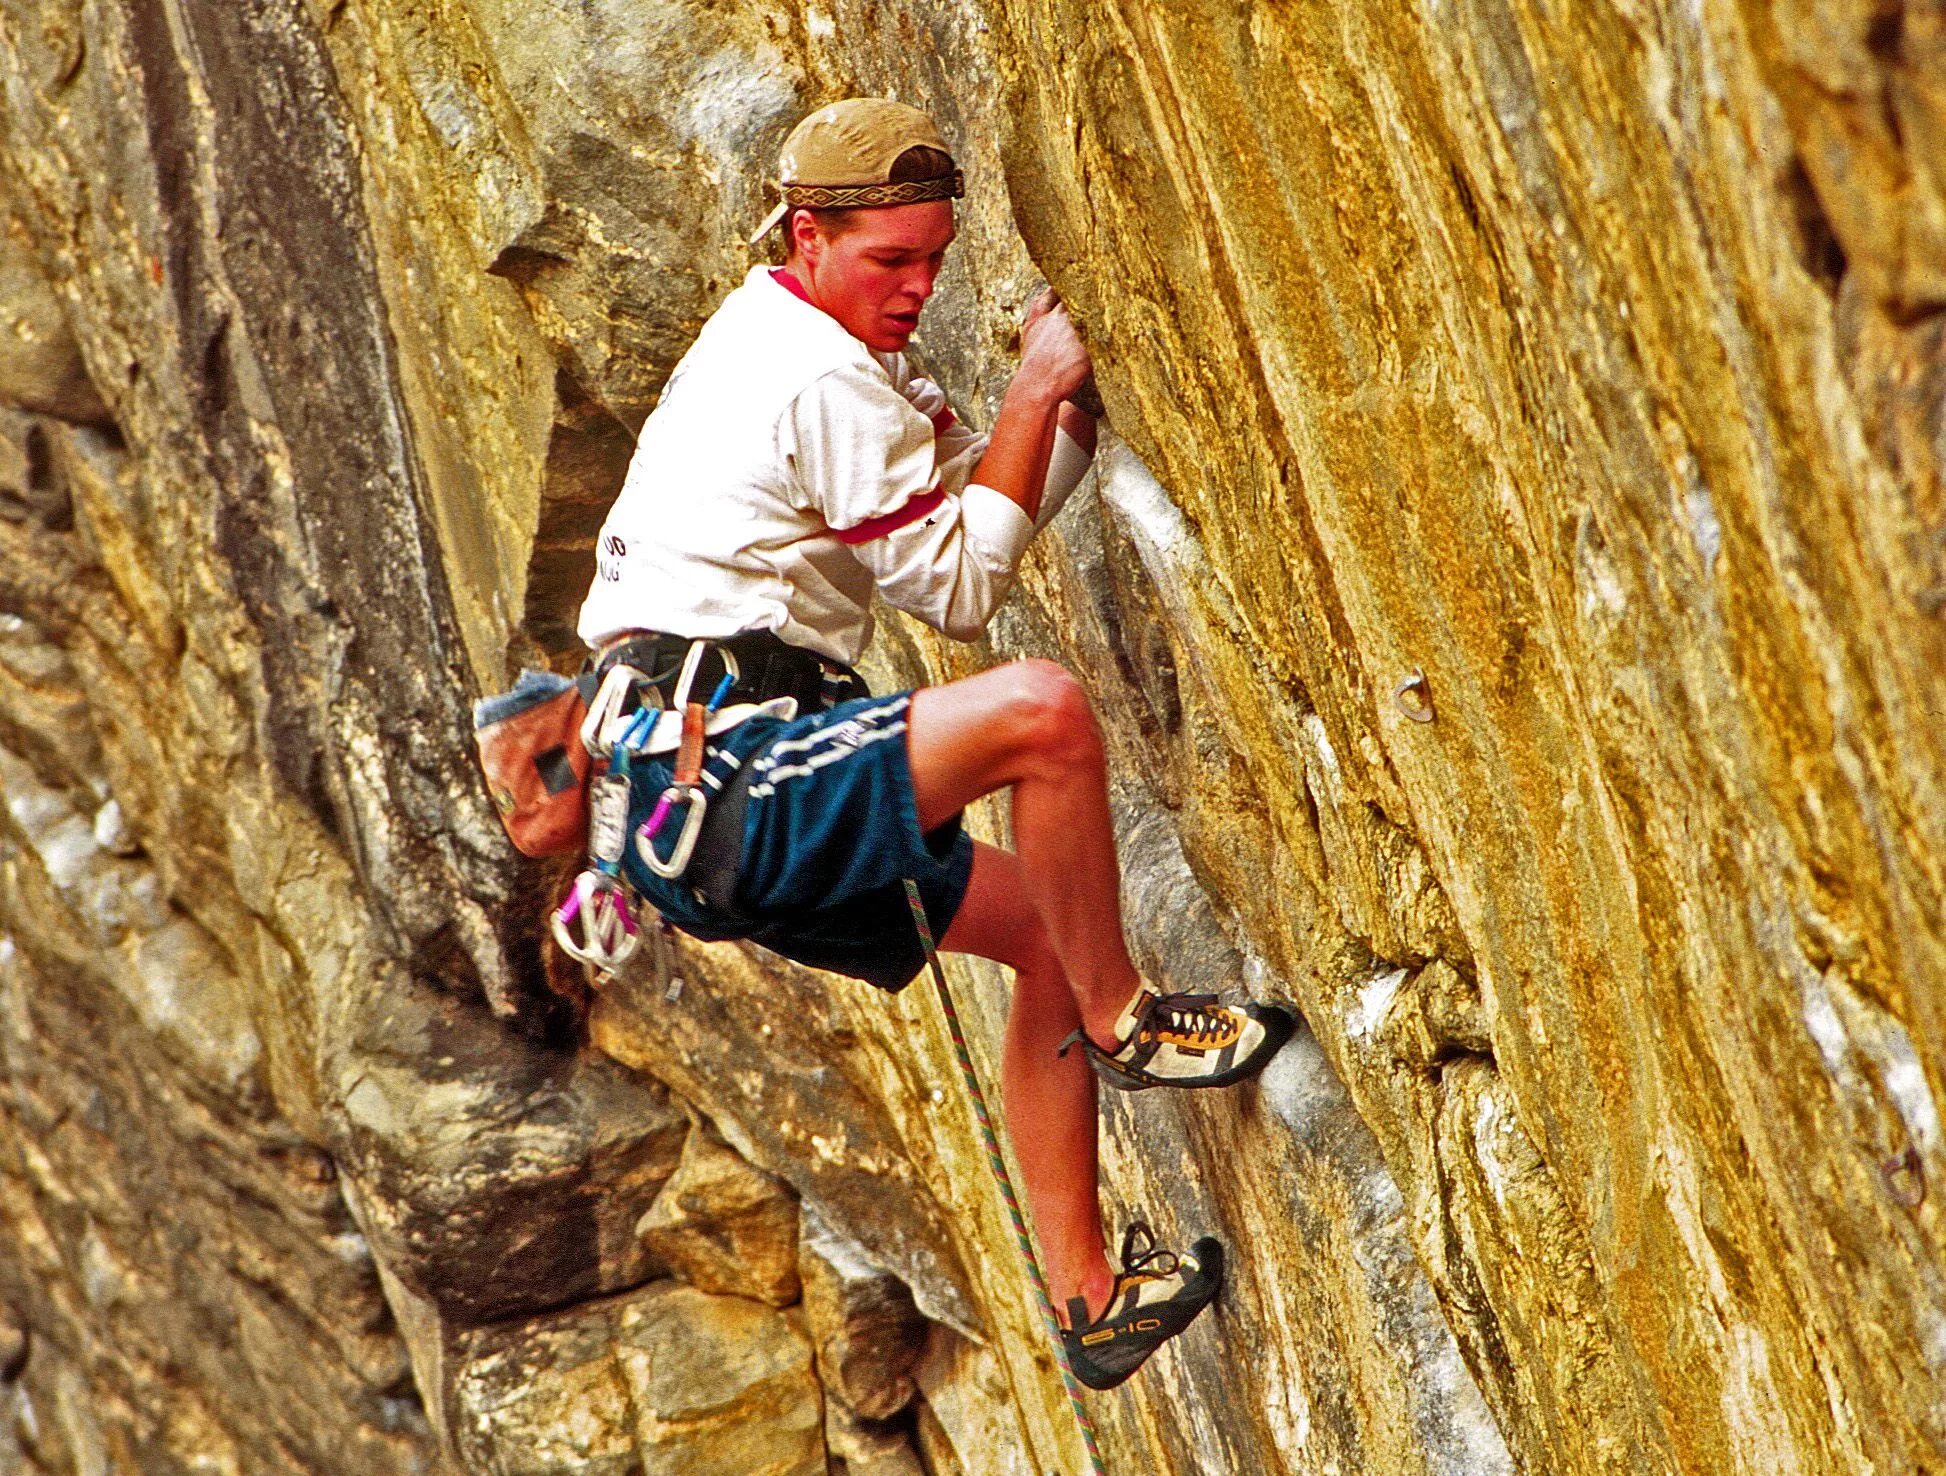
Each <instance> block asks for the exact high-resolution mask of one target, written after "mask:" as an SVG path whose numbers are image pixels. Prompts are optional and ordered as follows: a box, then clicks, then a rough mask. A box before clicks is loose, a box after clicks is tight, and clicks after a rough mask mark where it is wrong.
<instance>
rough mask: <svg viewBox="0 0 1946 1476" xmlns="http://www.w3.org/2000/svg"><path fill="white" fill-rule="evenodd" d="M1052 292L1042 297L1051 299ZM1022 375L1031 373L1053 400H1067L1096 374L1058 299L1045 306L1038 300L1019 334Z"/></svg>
mask: <svg viewBox="0 0 1946 1476" xmlns="http://www.w3.org/2000/svg"><path fill="white" fill-rule="evenodd" d="M1052 297H1053V294H1052V293H1051V292H1047V293H1043V294H1042V298H1052ZM1020 372H1021V373H1022V374H1031V375H1033V376H1034V378H1035V379H1036V380H1038V381H1039V382H1040V383H1041V384H1042V385H1043V386H1044V387H1045V388H1046V390H1047V391H1048V393H1049V394H1050V395H1051V396H1052V398H1053V399H1054V400H1056V401H1057V402H1058V401H1061V400H1065V399H1067V398H1068V397H1069V396H1070V395H1072V394H1073V393H1074V392H1075V391H1076V390H1078V389H1080V388H1081V386H1082V385H1083V384H1085V383H1086V382H1087V380H1088V377H1089V375H1091V374H1093V373H1094V361H1093V360H1092V359H1090V358H1089V357H1088V346H1087V345H1086V344H1084V343H1083V342H1082V341H1081V332H1080V330H1079V329H1077V328H1076V327H1075V325H1074V319H1073V318H1071V317H1069V316H1068V310H1067V308H1066V307H1065V306H1063V305H1062V303H1061V302H1060V300H1059V299H1058V298H1056V299H1054V300H1053V301H1052V302H1051V303H1049V304H1048V305H1047V306H1046V307H1044V308H1043V307H1042V305H1041V301H1040V300H1038V299H1037V300H1036V302H1035V303H1034V306H1033V307H1032V308H1029V309H1028V316H1027V322H1026V325H1025V326H1024V327H1023V328H1022V329H1021V334H1020Z"/></svg>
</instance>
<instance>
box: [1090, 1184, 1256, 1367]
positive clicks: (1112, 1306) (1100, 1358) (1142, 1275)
mask: <svg viewBox="0 0 1946 1476" xmlns="http://www.w3.org/2000/svg"><path fill="white" fill-rule="evenodd" d="M1222 1284H1223V1247H1222V1245H1221V1244H1220V1243H1219V1242H1218V1241H1217V1239H1216V1237H1215V1236H1213V1235H1205V1236H1204V1237H1203V1238H1202V1239H1201V1240H1199V1241H1197V1242H1196V1243H1195V1244H1194V1245H1192V1246H1191V1247H1190V1248H1189V1249H1188V1251H1187V1252H1185V1253H1184V1254H1182V1255H1177V1254H1176V1253H1175V1252H1174V1251H1168V1250H1158V1249H1157V1248H1156V1243H1155V1232H1154V1231H1152V1230H1150V1229H1149V1227H1148V1226H1147V1225H1145V1224H1143V1223H1142V1222H1141V1221H1140V1220H1137V1221H1135V1222H1134V1223H1133V1224H1131V1225H1130V1226H1129V1227H1128V1229H1127V1230H1126V1231H1125V1232H1124V1233H1123V1235H1122V1271H1121V1275H1119V1276H1117V1277H1116V1278H1115V1289H1114V1291H1112V1292H1110V1293H1109V1296H1108V1308H1107V1310H1106V1311H1105V1312H1103V1313H1102V1314H1101V1316H1100V1317H1098V1318H1096V1319H1095V1320H1094V1321H1093V1322H1090V1321H1088V1304H1087V1302H1085V1301H1084V1300H1082V1299H1081V1298H1080V1297H1070V1298H1069V1299H1068V1326H1066V1327H1064V1328H1063V1329H1061V1343H1062V1346H1063V1347H1064V1348H1065V1349H1066V1350H1067V1355H1068V1367H1069V1368H1071V1369H1072V1370H1074V1376H1075V1377H1076V1378H1077V1379H1079V1380H1081V1382H1082V1383H1084V1384H1086V1385H1087V1386H1088V1387H1089V1388H1090V1389H1112V1388H1114V1387H1115V1386H1116V1385H1117V1384H1119V1383H1121V1382H1122V1380H1123V1379H1125V1378H1127V1377H1128V1376H1129V1375H1130V1374H1132V1373H1134V1372H1135V1370H1136V1369H1138V1368H1140V1367H1141V1366H1142V1364H1143V1363H1144V1361H1145V1360H1147V1358H1148V1356H1149V1355H1150V1354H1151V1353H1153V1352H1155V1350H1156V1349H1157V1348H1160V1347H1161V1346H1162V1345H1163V1344H1164V1343H1165V1342H1167V1341H1168V1340H1169V1339H1170V1338H1173V1337H1174V1336H1175V1335H1176V1334H1177V1333H1179V1332H1181V1331H1182V1330H1183V1329H1184V1328H1186V1327H1188V1326H1189V1324H1190V1323H1192V1322H1194V1321H1195V1320H1196V1314H1197V1313H1198V1312H1200V1311H1202V1310H1203V1308H1205V1307H1207V1306H1208V1305H1209V1304H1210V1299H1211V1298H1213V1297H1214V1296H1215V1295H1216V1292H1217V1289H1218V1288H1219V1287H1220V1286H1222Z"/></svg>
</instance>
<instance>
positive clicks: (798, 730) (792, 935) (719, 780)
mask: <svg viewBox="0 0 1946 1476" xmlns="http://www.w3.org/2000/svg"><path fill="white" fill-rule="evenodd" d="M911 703H912V694H911V693H910V692H895V693H892V694H891V695H889V696H885V697H861V698H858V699H856V700H854V701H851V702H844V703H840V704H839V705H838V706H836V707H834V708H832V709H831V710H830V711H829V712H820V713H813V714H810V715H808V716H804V717H798V718H793V719H791V720H789V721H784V720H782V719H779V718H763V717H758V718H751V719H750V720H748V721H747V722H744V723H741V724H739V725H738V726H737V727H735V728H732V729H731V730H730V731H729V732H727V733H723V734H720V735H718V736H717V737H716V738H713V739H711V740H710V743H709V745H708V747H707V749H706V750H705V755H704V763H703V787H704V791H705V793H707V794H709V795H711V796H716V795H719V794H721V793H722V792H723V788H724V786H725V785H726V784H729V783H730V782H731V781H732V779H733V778H734V777H735V776H736V774H737V771H738V770H739V769H741V768H742V767H743V766H744V765H745V764H749V765H751V766H752V768H751V774H750V779H749V787H748V799H747V801H746V808H745V811H744V817H743V861H742V866H741V868H740V870H739V872H738V875H737V883H736V889H735V894H734V896H732V897H731V898H730V899H728V905H727V906H724V905H722V904H721V901H720V899H714V898H705V897H703V896H702V895H701V894H700V893H699V892H698V891H697V890H696V887H695V885H694V883H695V876H694V874H693V869H692V873H691V874H686V875H685V876H683V877H680V878H677V879H676V880H675V881H668V880H665V879H664V878H662V877H660V876H657V875H656V874H655V873H654V872H652V871H651V870H650V869H649V868H648V866H647V865H646V864H645V863H644V862H643V860H642V858H641V856H640V855H639V854H638V853H637V850H636V842H635V835H636V831H637V829H638V827H639V826H640V825H641V823H642V821H643V820H644V819H645V818H646V817H647V816H648V814H649V812H650V811H651V810H652V809H654V807H655V802H656V799H657V797H658V796H659V795H660V794H661V793H662V790H663V788H664V787H665V786H666V785H667V784H668V783H669V777H670V773H671V770H672V768H673V766H674V762H675V755H674V754H663V755H660V756H658V757H655V758H649V759H638V760H636V762H635V765H634V772H633V778H634V794H633V798H632V801H631V806H630V817H629V844H628V852H627V857H626V860H625V862H624V865H625V866H626V868H627V872H628V879H629V880H630V881H631V882H633V883H634V884H635V886H636V888H637V889H638V890H640V891H641V893H642V894H643V896H645V897H647V898H648V900H649V901H650V902H652V903H653V904H654V905H655V907H656V908H657V910H659V911H660V912H661V913H662V915H663V916H664V917H665V918H667V919H668V920H669V921H670V922H671V923H673V924H675V925H676V926H677V927H679V928H681V929H682V930H683V931H684V932H686V933H691V934H694V935H695V936H696V937H698V938H704V939H709V940H719V939H725V938H744V939H748V940H749V941H751V942H753V943H760V944H762V945H763V946H764V947H765V948H768V949H770V950H771V951H772V952H773V953H781V954H782V955H783V956H784V957H785V958H789V959H794V960H796V961H797V962H798V963H801V964H808V965H809V966H810V967H812V968H815V969H826V970H829V971H830V972H832V973H836V974H848V975H850V976H851V977H852V978H854V979H863V980H865V981H866V982H867V983H869V984H875V985H877V986H878V987H879V988H880V989H886V990H892V991H897V990H900V989H903V988H904V987H905V986H906V985H907V984H909V983H911V982H912V979H913V977H914V976H915V975H916V974H917V973H918V972H919V970H920V969H921V968H923V967H924V966H925V952H924V949H923V948H922V947H921V945H920V942H919V934H918V929H917V928H916V927H915V926H914V923H913V918H912V909H911V905H910V904H909V903H908V902H907V900H906V895H905V878H907V877H910V878H912V880H914V881H915V882H917V883H918V884H919V895H920V898H921V900H922V901H923V902H924V904H925V908H926V920H927V921H928V922H929V923H930V924H931V926H932V933H933V937H934V938H935V939H937V938H942V937H944V936H945V934H946V929H947V927H948V926H949V925H950V924H951V923H952V920H953V916H954V914H955V913H957V912H958V911H959V906H960V903H961V901H962V900H964V898H965V896H966V886H967V882H968V881H969V880H970V879H971V877H972V874H973V841H972V839H971V837H969V836H968V835H966V834H965V832H964V831H963V830H962V829H961V828H960V820H959V816H957V815H955V816H954V817H953V818H952V819H950V820H948V821H947V822H946V823H945V824H943V825H941V826H940V827H939V828H938V829H936V830H934V831H932V832H931V833H930V834H927V835H921V834H920V832H919V811H918V806H917V804H916V802H915V801H914V799H913V794H912V769H911V766H910V763H909V760H908V758H907V755H906V738H905V734H906V714H907V711H908V710H909V708H910V707H911ZM681 821H682V815H681V813H680V812H676V813H673V814H671V815H670V816H669V818H668V819H667V820H666V821H665V822H664V825H663V828H662V829H661V830H660V831H659V832H658V833H657V835H656V840H655V844H656V848H657V851H658V853H659V854H660V855H662V856H664V857H666V856H668V855H669V854H670V851H671V849H672V848H673V846H674V845H675V842H676V837H677V835H678V834H679V833H680V825H681Z"/></svg>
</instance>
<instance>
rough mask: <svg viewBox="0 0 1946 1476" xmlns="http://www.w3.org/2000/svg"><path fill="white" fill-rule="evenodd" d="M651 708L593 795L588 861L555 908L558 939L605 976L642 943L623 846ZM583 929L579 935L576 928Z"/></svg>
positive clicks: (621, 742)
mask: <svg viewBox="0 0 1946 1476" xmlns="http://www.w3.org/2000/svg"><path fill="white" fill-rule="evenodd" d="M652 716H653V715H652V713H650V712H649V711H648V710H647V709H645V710H644V711H643V712H641V713H638V714H637V715H636V717H635V719H634V720H633V721H632V722H631V723H630V724H629V726H628V727H627V728H626V729H625V730H624V731H623V733H622V734H621V736H620V737H619V738H618V739H617V740H616V742H615V744H614V747H613V749H612V750H611V754H610V759H609V770H608V772H607V773H606V774H604V775H602V776H601V778H599V779H597V780H595V782H594V784H593V785H592V786H591V787H590V789H589V791H588V859H589V861H590V862H591V863H592V864H591V865H589V867H588V868H587V869H586V870H585V871H583V872H582V873H581V874H580V875H579V876H577V877H576V878H575V879H574V885H573V886H572V887H571V888H569V890H568V895H567V896H566V897H565V898H564V899H563V900H562V902H561V905H560V906H559V907H557V908H555V909H554V941H555V942H557V943H559V944H560V945H561V948H562V950H563V951H564V952H565V953H567V954H568V956H569V957H571V958H576V959H579V960H580V961H581V962H582V963H584V964H587V965H588V966H589V967H590V968H593V969H595V970H596V971H597V972H598V974H599V975H601V976H602V977H606V976H607V975H609V974H612V973H614V972H615V970H617V969H619V968H620V967H621V966H622V965H623V964H625V963H627V962H628V960H629V958H630V957H631V956H632V955H633V954H634V952H635V948H636V945H637V944H638V943H640V942H641V932H640V929H639V928H638V927H637V925H636V921H635V910H634V908H633V906H632V905H631V904H630V902H629V891H628V885H627V883H625V882H624V881H623V880H622V848H623V847H624V846H626V845H627V844H628V800H629V747H630V742H631V740H632V739H634V738H635V737H636V735H637V734H639V733H640V732H641V731H642V730H643V729H644V727H645V726H646V721H647V720H652ZM577 923H578V924H579V925H580V927H579V931H578V932H577V931H576V926H575V925H576V924H577Z"/></svg>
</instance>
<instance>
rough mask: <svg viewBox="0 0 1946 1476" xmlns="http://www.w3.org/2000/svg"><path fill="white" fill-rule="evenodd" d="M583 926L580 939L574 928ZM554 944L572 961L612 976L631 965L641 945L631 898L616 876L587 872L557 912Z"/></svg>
mask: <svg viewBox="0 0 1946 1476" xmlns="http://www.w3.org/2000/svg"><path fill="white" fill-rule="evenodd" d="M577 922H579V923H580V924H581V931H580V936H579V937H577V936H576V935H575V933H574V931H573V925H574V924H575V923H577ZM553 925H554V941H555V942H556V943H559V944H560V945H561V951H562V952H563V953H565V954H567V955H568V957H570V958H573V959H576V960H578V961H579V962H581V963H584V964H587V965H588V966H589V967H590V968H593V969H598V970H600V971H601V973H603V974H612V973H613V972H614V971H615V970H616V969H619V968H620V967H621V966H622V965H623V964H625V963H627V962H628V961H629V959H630V957H631V956H633V954H634V953H635V948H636V945H637V944H638V943H640V942H641V934H640V931H639V930H638V929H637V928H636V926H635V914H634V912H633V911H632V910H631V909H630V907H629V905H628V894H627V892H625V891H624V890H623V889H622V884H621V883H620V882H618V881H616V880H615V878H614V877H612V876H606V875H604V874H603V873H601V872H599V871H584V872H582V873H581V874H580V875H579V876H577V877H576V878H575V879H574V886H573V887H572V888H571V889H570V890H569V892H568V895H567V896H566V897H565V898H564V899H563V900H562V902H561V905H560V906H559V907H557V908H555V909H554V918H553Z"/></svg>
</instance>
